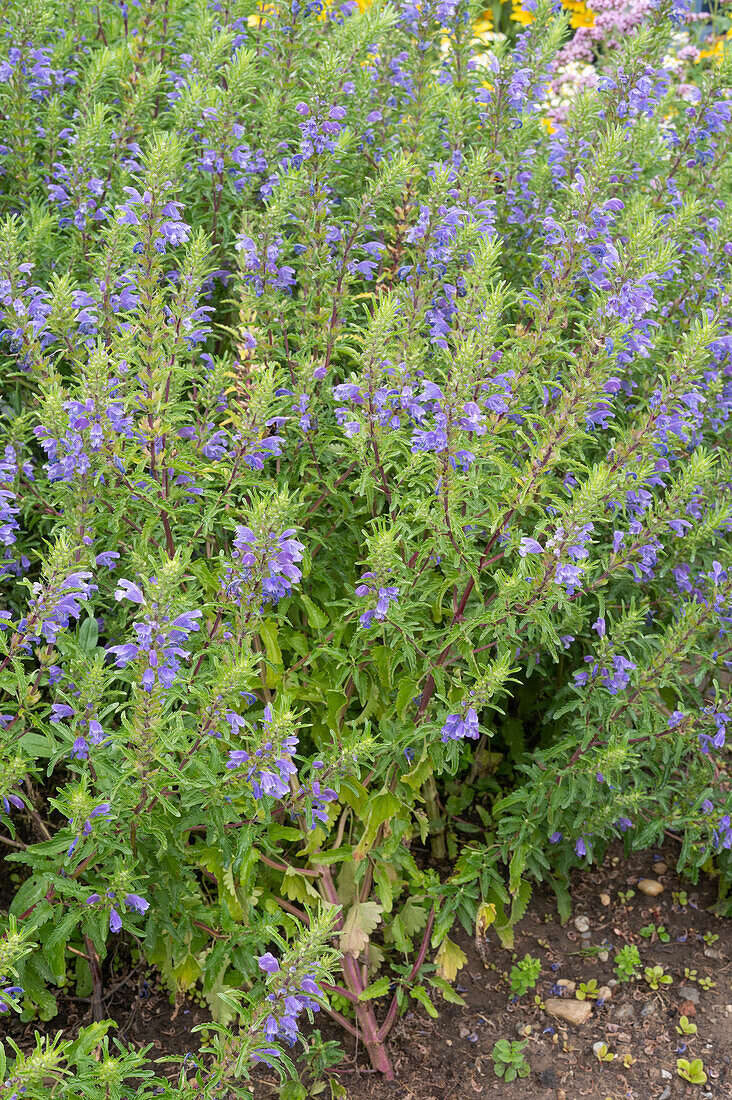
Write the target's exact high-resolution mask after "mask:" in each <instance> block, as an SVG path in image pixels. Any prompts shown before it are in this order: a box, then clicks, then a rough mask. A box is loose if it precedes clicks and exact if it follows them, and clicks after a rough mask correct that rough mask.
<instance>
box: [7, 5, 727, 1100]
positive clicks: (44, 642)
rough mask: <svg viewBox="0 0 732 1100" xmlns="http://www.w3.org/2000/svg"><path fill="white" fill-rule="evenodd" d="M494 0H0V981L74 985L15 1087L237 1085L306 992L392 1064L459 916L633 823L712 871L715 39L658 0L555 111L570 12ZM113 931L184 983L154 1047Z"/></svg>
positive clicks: (650, 838)
mask: <svg viewBox="0 0 732 1100" xmlns="http://www.w3.org/2000/svg"><path fill="white" fill-rule="evenodd" d="M82 7H83V6H82ZM478 14H479V12H478V11H477V9H476V8H475V7H474V6H471V4H470V3H467V2H465V0H428V2H425V3H422V4H420V5H415V4H413V3H411V2H409V0H405V2H400V3H384V4H377V5H375V6H373V7H369V8H367V9H366V10H364V11H359V10H358V8H357V6H356V5H355V4H353V3H351V2H346V3H344V4H342V5H340V6H336V5H334V4H326V5H323V4H322V3H320V2H319V0H316V2H314V3H300V0H292V2H288V3H287V4H285V3H282V2H280V0H273V2H272V3H269V2H268V3H267V4H266V5H263V4H258V5H255V4H253V3H251V2H248V0H231V2H228V0H227V2H226V3H224V2H222V3H215V4H211V5H210V6H209V7H206V6H205V5H199V6H198V7H196V9H195V12H194V11H192V10H190V9H189V6H188V5H186V4H184V3H183V2H182V0H171V2H170V3H169V4H168V5H167V6H160V7H158V6H154V5H141V6H139V7H136V6H134V5H131V6H130V7H129V8H128V6H127V5H126V4H122V5H120V6H112V5H100V6H91V5H87V6H86V7H83V10H79V9H78V6H77V7H74V8H73V11H72V8H71V7H68V8H67V6H66V4H65V3H63V2H62V0H44V2H43V4H36V3H24V4H23V5H17V6H16V7H13V8H11V14H10V22H9V29H8V33H7V34H6V37H5V40H4V45H3V50H4V51H5V53H4V55H3V60H2V61H0V97H1V98H2V119H3V121H2V123H1V124H0V125H1V126H2V136H1V137H0V160H1V163H2V175H1V176H0V203H1V204H2V207H3V213H4V220H3V222H2V224H1V225H0V319H1V321H2V339H3V345H2V353H3V358H2V372H3V398H2V403H1V404H0V424H1V426H2V431H3V435H4V440H3V446H2V454H3V460H2V464H1V465H0V507H1V509H2V516H1V517H0V539H1V540H2V544H3V547H4V550H3V557H2V559H1V562H0V567H1V571H2V578H1V579H2V583H3V585H4V589H3V591H4V600H5V604H4V608H3V610H2V611H1V612H0V626H1V627H2V630H0V653H1V655H0V690H2V692H3V701H2V714H1V715H0V727H1V729H0V799H1V802H0V806H1V807H2V808H1V809H0V819H1V821H2V833H1V834H0V843H3V844H4V845H5V847H6V848H7V849H8V852H7V858H8V860H9V861H10V862H11V863H12V864H13V865H14V866H15V867H16V869H17V870H18V871H19V872H20V878H21V880H22V881H20V884H19V885H18V889H17V891H16V892H15V895H14V897H13V899H12V902H11V904H10V909H9V913H8V914H7V916H4V915H3V916H2V918H1V919H2V924H3V927H4V929H5V930H4V933H3V936H2V938H0V977H2V978H3V979H4V980H3V982H2V985H0V989H2V990H4V992H3V993H2V994H0V1006H2V1007H1V1008H0V1010H3V1009H4V1010H7V1011H11V1010H15V1009H17V1010H18V1011H20V1012H21V1014H22V1017H23V1019H24V1020H32V1019H37V1020H39V1021H41V1022H43V1023H44V1024H46V1025H48V1022H49V1021H52V1020H53V1017H54V1015H55V1013H56V1011H57V1002H56V996H57V993H58V990H63V989H65V988H67V987H68V986H69V985H73V986H74V987H75V990H76V996H78V997H81V998H86V999H87V1003H88V1005H89V1012H90V1014H91V1018H92V1022H91V1024H90V1025H89V1027H87V1028H85V1029H84V1030H83V1031H82V1033H81V1035H80V1036H79V1037H78V1038H77V1039H75V1040H65V1039H62V1038H61V1037H56V1038H52V1037H51V1035H50V1032H49V1034H48V1035H47V1036H45V1037H43V1036H41V1037H39V1040H38V1048H37V1050H36V1051H35V1052H27V1051H21V1050H14V1053H13V1054H11V1057H10V1061H9V1063H8V1066H7V1069H5V1068H3V1073H4V1074H5V1075H6V1077H7V1081H6V1084H8V1086H9V1089H10V1091H9V1092H8V1096H14V1095H20V1094H21V1092H22V1090H23V1089H24V1088H25V1089H28V1088H30V1089H33V1090H35V1091H34V1093H33V1095H37V1096H44V1097H45V1096H46V1095H49V1096H50V1095H51V1094H52V1092H53V1090H54V1089H56V1085H57V1084H58V1085H59V1088H60V1089H61V1091H60V1092H59V1091H58V1090H57V1091H56V1092H53V1094H54V1095H65V1093H64V1091H63V1090H64V1089H65V1088H67V1086H66V1085H64V1084H63V1082H64V1081H66V1080H71V1079H73V1080H74V1081H75V1085H74V1088H76V1089H77V1090H78V1088H79V1087H80V1086H79V1084H78V1082H82V1083H83V1085H84V1090H86V1091H85V1095H88V1096H91V1097H94V1098H96V1097H100V1098H101V1097H102V1096H111V1095H120V1096H121V1095H123V1092H122V1089H123V1088H125V1087H129V1086H126V1085H125V1082H126V1081H127V1080H128V1079H135V1080H136V1081H137V1084H136V1085H135V1086H134V1087H135V1088H136V1090H137V1093H136V1094H137V1095H139V1096H152V1095H160V1094H161V1090H162V1092H163V1093H165V1094H167V1095H171V1096H180V1097H191V1098H192V1097H207V1098H211V1100H213V1097H215V1096H220V1095H221V1094H222V1093H221V1090H222V1089H227V1088H229V1087H230V1085H231V1082H232V1081H234V1080H235V1079H237V1078H242V1077H246V1076H247V1075H248V1074H249V1072H250V1069H251V1067H252V1065H254V1064H256V1063H257V1062H264V1063H266V1064H268V1065H271V1066H275V1067H280V1069H281V1072H282V1073H283V1074H286V1073H290V1072H294V1067H293V1063H292V1062H291V1061H290V1058H289V1056H288V1051H289V1049H290V1047H291V1046H292V1045H294V1044H295V1043H296V1042H297V1041H298V1036H299V1035H300V1028H301V1026H302V1024H303V1021H306V1020H307V1018H308V1014H310V1016H311V1017H312V1015H313V1014H314V1013H315V1012H316V1011H317V1010H322V1011H324V1012H325V1013H327V1014H329V1015H330V1017H331V1018H332V1019H334V1020H335V1021H337V1023H338V1024H339V1025H340V1026H341V1027H342V1028H343V1029H344V1030H345V1031H346V1032H347V1033H349V1034H351V1035H353V1036H358V1037H359V1038H360V1039H361V1040H362V1041H363V1044H364V1046H365V1048H366V1051H367V1053H368V1056H369V1057H370V1059H371V1062H372V1064H373V1066H374V1067H375V1068H376V1069H377V1070H380V1071H382V1072H383V1073H384V1074H386V1075H387V1076H391V1075H392V1073H393V1070H392V1065H391V1061H390V1058H389V1053H388V1049H387V1045H386V1041H387V1039H388V1036H389V1034H390V1032H391V1029H392V1027H393V1025H394V1023H395V1022H396V1020H397V1019H398V1017H399V1015H400V1013H401V1012H403V1011H404V1010H405V1009H406V1007H407V1006H408V1005H409V1004H413V1005H418V1006H421V1007H422V1008H424V1009H425V1010H426V1011H427V1012H428V1013H431V1014H435V1013H436V1012H437V1009H436V1007H435V1005H434V1001H435V999H441V998H445V999H447V1000H451V1001H458V1002H459V1001H460V997H459V994H458V992H457V991H456V990H455V989H454V987H453V984H452V983H453V981H454V979H455V976H456V974H457V973H458V971H459V969H460V967H461V966H462V965H463V964H464V962H465V956H464V953H463V952H462V950H461V948H460V947H459V945H458V944H457V943H456V942H454V941H453V940H452V939H451V938H450V933H451V931H452V928H453V926H454V925H456V924H461V925H462V926H463V928H464V929H466V930H467V931H469V932H470V933H471V934H473V933H474V932H476V934H477V935H478V936H479V938H480V940H481V942H482V941H483V940H484V939H485V938H486V937H487V936H492V935H494V934H495V935H496V936H497V938H498V940H499V942H500V943H502V944H504V945H506V946H510V945H511V943H512V934H513V933H512V929H513V927H514V925H515V923H516V921H517V920H518V919H519V918H520V917H521V915H522V914H523V913H524V912H525V910H526V906H527V905H528V902H529V899H530V895H531V888H532V883H533V882H536V881H538V880H548V881H549V882H550V883H551V884H552V886H553V887H554V889H555V891H556V893H557V897H558V899H559V903H560V909H561V911H562V913H564V914H566V912H567V910H568V905H569V897H568V891H567V885H568V880H569V873H570V871H571V869H572V868H573V867H574V866H577V865H578V864H583V863H585V862H586V861H588V860H598V859H600V858H601V857H602V854H603V852H604V851H605V849H606V847H607V845H608V844H609V843H610V842H611V841H612V840H613V838H616V837H621V838H622V839H623V841H624V843H625V844H626V846H627V847H629V848H630V847H636V848H638V847H646V846H649V845H652V844H655V843H657V842H658V841H659V840H660V839H661V838H662V837H663V836H664V834H665V833H668V832H670V833H671V834H672V835H673V836H674V837H675V838H677V840H678V843H679V860H678V867H679V870H680V871H682V872H684V873H686V874H688V875H689V876H691V877H692V878H694V877H696V876H697V875H698V874H699V871H700V868H702V867H703V866H706V865H709V863H710V861H713V862H714V865H715V867H716V870H717V872H718V874H719V876H720V879H719V881H720V884H721V897H723V896H724V893H725V890H726V889H727V887H728V885H729V881H730V875H731V870H730V854H729V853H730V850H732V827H731V826H730V812H731V810H732V802H731V798H730V793H729V784H728V783H727V782H726V779H725V776H726V771H725V769H726V767H727V761H728V751H729V750H728V744H727V726H728V724H729V713H730V705H732V702H731V700H730V694H729V666H730V661H731V660H732V651H731V650H730V646H729V644H728V640H727V639H728V630H729V623H730V617H731V614H732V572H731V571H730V566H731V558H732V556H731V555H730V544H729V533H730V530H731V529H732V473H731V471H730V469H729V445H730V434H729V433H730V428H729V415H730V409H731V408H732V330H731V328H730V317H731V312H730V298H729V294H730V257H731V256H732V219H731V217H730V212H729V199H730V194H729V192H730V171H729V169H730V142H731V141H732V126H730V117H731V114H732V79H731V78H732V63H731V62H730V55H729V53H724V52H723V53H722V55H721V61H720V63H719V64H718V65H717V64H715V65H714V66H710V67H708V68H707V69H705V71H704V72H703V74H701V75H700V76H699V80H698V82H697V83H695V84H688V83H685V82H683V81H682V79H681V77H680V70H678V69H675V68H673V67H672V68H669V67H667V66H665V64H664V58H665V57H666V56H667V51H668V49H669V42H670V40H671V37H672V35H673V34H674V33H676V31H677V28H678V25H679V23H680V21H682V20H683V19H684V10H683V8H682V6H681V4H680V3H679V0H674V2H673V3H672V2H671V0H662V2H661V3H660V4H657V5H654V4H652V3H650V4H648V10H647V12H645V15H644V19H643V21H642V23H641V25H640V26H639V27H637V28H634V30H633V33H629V34H628V35H627V36H623V43H622V48H621V49H618V50H617V51H616V52H615V53H614V54H613V56H612V59H611V60H609V61H608V63H607V64H606V65H605V66H604V68H603V71H602V75H601V78H600V79H599V81H598V82H597V87H595V88H591V89H588V90H587V91H586V92H585V93H583V94H581V95H579V96H578V97H577V98H576V99H575V100H573V102H572V104H571V105H570V106H569V108H568V110H567V112H566V117H564V118H563V120H562V121H561V123H559V124H557V126H556V128H555V129H554V132H553V133H551V134H550V133H548V131H547V128H546V126H545V125H544V120H543V118H542V109H541V105H542V104H543V103H544V101H545V97H546V95H547V94H548V91H547V90H548V88H549V86H550V83H551V81H552V79H553V75H554V74H555V71H556V58H557V56H558V53H559V51H560V50H561V49H562V47H563V45H564V44H565V43H566V42H567V40H568V38H567V36H568V34H569V33H570V28H569V23H570V17H569V15H568V14H567V13H562V12H555V11H554V10H553V9H552V7H551V5H550V4H549V3H548V0H537V2H536V4H535V6H534V8H533V13H532V14H533V20H532V22H531V23H530V24H529V25H528V26H527V28H526V30H525V31H523V32H522V33H521V35H520V36H519V37H518V39H517V41H516V43H515V45H514V46H512V47H511V48H509V46H508V45H507V44H506V43H505V42H504V43H501V42H494V43H493V44H492V45H488V46H486V43H485V41H483V40H482V39H481V38H480V37H476V35H475V34H474V33H473V23H474V21H475V19H476V18H477V16H478ZM120 938H123V940H124V942H125V943H127V944H128V945H129V950H130V958H131V963H130V965H131V967H133V966H137V967H142V966H144V965H146V964H149V965H151V966H154V967H156V968H157V970H158V971H159V973H160V975H161V977H162V980H163V982H164V983H165V984H166V985H167V987H168V988H169V989H170V991H171V994H172V995H173V996H174V997H178V998H182V997H183V996H184V995H186V993H189V992H193V991H194V990H196V991H198V995H200V996H202V997H203V998H205V1000H206V1002H207V1004H208V1006H209V1009H210V1012H211V1015H212V1017H213V1020H214V1024H213V1035H214V1037H213V1040H212V1041H211V1042H210V1044H209V1045H208V1046H204V1048H203V1050H202V1053H201V1055H200V1056H199V1055H196V1056H195V1057H194V1058H192V1057H187V1058H186V1059H185V1060H183V1062H182V1063H181V1065H180V1067H179V1076H178V1078H177V1080H176V1081H175V1082H173V1083H171V1082H170V1081H169V1080H168V1079H167V1078H165V1077H164V1076H162V1075H161V1074H156V1073H155V1071H154V1070H153V1069H150V1068H148V1067H147V1063H146V1062H145V1059H144V1057H143V1056H142V1055H138V1054H136V1053H134V1052H130V1051H128V1050H126V1048H120V1050H119V1052H118V1053H113V1052H112V1053H110V1050H111V1048H110V1046H109V1038H108V1036H107V1032H108V1031H109V1029H110V1027H111V1026H112V1025H111V1021H109V1020H107V1019H106V1010H105V996H106V994H105V987H106V986H107V985H109V979H110V975H111V970H110V966H111V963H110V951H111V947H112V945H113V944H116V943H118V942H120ZM32 944H35V945H37V949H33V947H32V946H31V945H32ZM133 945H134V946H133ZM47 1030H48V1028H47ZM304 1041H305V1042H307V1039H305V1040H304ZM199 1059H200V1062H199ZM2 1065H3V1066H5V1062H3V1063H2ZM70 1075H73V1076H70ZM49 1080H52V1082H53V1083H52V1084H51V1085H49V1084H48V1082H49ZM105 1089H106V1091H105ZM44 1090H46V1091H44ZM95 1090H96V1091H95ZM67 1091H68V1089H67Z"/></svg>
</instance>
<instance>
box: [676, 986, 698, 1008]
mask: <svg viewBox="0 0 732 1100" xmlns="http://www.w3.org/2000/svg"><path fill="white" fill-rule="evenodd" d="M677 992H678V995H679V997H683V998H684V1000H685V1001H691V1003H692V1004H693V1005H698V1004H699V1001H700V1000H701V997H700V996H699V990H698V989H697V988H696V986H695V985H680V986H679V988H678V990H677Z"/></svg>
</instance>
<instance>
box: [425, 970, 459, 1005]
mask: <svg viewBox="0 0 732 1100" xmlns="http://www.w3.org/2000/svg"><path fill="white" fill-rule="evenodd" d="M427 980H428V981H429V983H430V985H431V986H432V987H433V988H434V989H439V991H440V993H441V994H442V996H443V998H444V1000H446V1001H447V1002H448V1003H449V1004H451V1005H465V1004H466V1003H467V1002H466V1000H465V998H464V997H461V996H460V994H459V993H457V992H456V991H455V990H454V989H453V988H452V986H451V985H450V983H449V982H446V981H445V980H444V978H440V977H437V976H435V975H433V976H432V977H431V978H428V979H427Z"/></svg>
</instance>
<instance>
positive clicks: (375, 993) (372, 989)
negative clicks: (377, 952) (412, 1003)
mask: <svg viewBox="0 0 732 1100" xmlns="http://www.w3.org/2000/svg"><path fill="white" fill-rule="evenodd" d="M388 992H389V978H388V977H386V976H385V977H383V978H378V979H377V980H376V981H375V982H372V984H371V985H369V986H367V987H366V989H364V991H363V993H360V994H359V998H358V999H359V1001H373V1000H374V998H375V997H385V996H386V994H387V993H388Z"/></svg>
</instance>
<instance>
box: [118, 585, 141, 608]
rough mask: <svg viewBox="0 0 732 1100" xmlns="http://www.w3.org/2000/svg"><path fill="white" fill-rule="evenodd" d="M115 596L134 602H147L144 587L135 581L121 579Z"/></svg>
mask: <svg viewBox="0 0 732 1100" xmlns="http://www.w3.org/2000/svg"><path fill="white" fill-rule="evenodd" d="M114 598H115V600H132V602H133V603H144V602H145V597H144V595H143V593H142V589H141V588H140V587H139V585H137V584H135V583H134V581H126V580H119V581H118V582H117V589H116V591H115V593H114Z"/></svg>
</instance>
